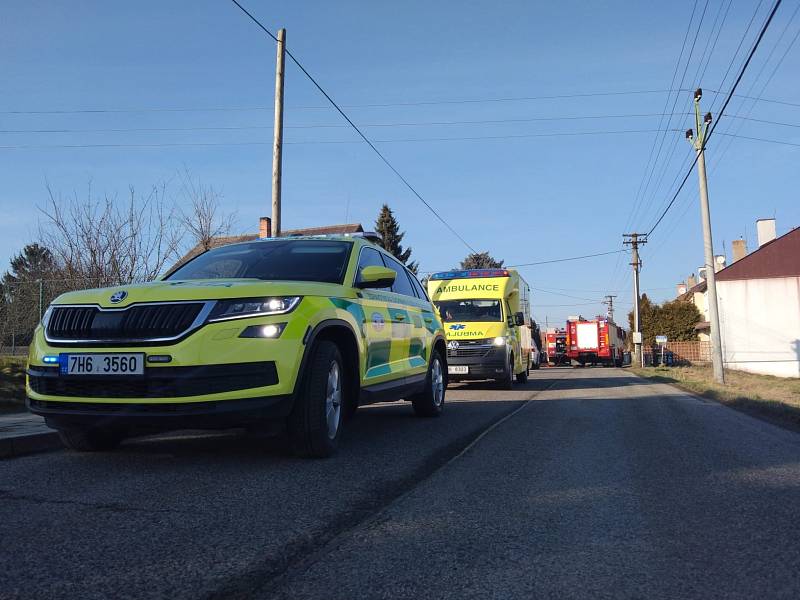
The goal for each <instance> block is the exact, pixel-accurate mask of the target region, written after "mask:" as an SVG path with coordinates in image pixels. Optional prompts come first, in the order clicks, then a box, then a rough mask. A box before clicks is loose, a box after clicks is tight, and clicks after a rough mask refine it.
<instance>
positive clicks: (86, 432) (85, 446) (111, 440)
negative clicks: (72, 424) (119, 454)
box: [58, 428, 126, 452]
mask: <svg viewBox="0 0 800 600" xmlns="http://www.w3.org/2000/svg"><path fill="white" fill-rule="evenodd" d="M58 436H59V437H60V438H61V442H62V443H63V444H64V445H65V446H66V447H67V448H69V449H70V450H75V451H76V452H103V451H108V450H113V449H114V448H116V447H117V446H119V445H120V443H121V442H122V440H124V439H125V436H126V432H125V431H122V430H118V429H99V428H92V429H87V428H69V429H59V430H58Z"/></svg>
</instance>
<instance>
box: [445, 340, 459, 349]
mask: <svg viewBox="0 0 800 600" xmlns="http://www.w3.org/2000/svg"><path fill="white" fill-rule="evenodd" d="M447 348H448V349H449V350H458V342H457V341H455V340H453V341H452V342H448V343H447Z"/></svg>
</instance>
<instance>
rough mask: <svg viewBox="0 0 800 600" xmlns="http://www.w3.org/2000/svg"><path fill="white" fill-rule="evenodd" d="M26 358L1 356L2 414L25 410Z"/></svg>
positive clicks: (0, 387)
mask: <svg viewBox="0 0 800 600" xmlns="http://www.w3.org/2000/svg"><path fill="white" fill-rule="evenodd" d="M25 360H26V359H25V358H24V357H21V356H12V357H0V414H2V413H9V412H20V411H24V410H25Z"/></svg>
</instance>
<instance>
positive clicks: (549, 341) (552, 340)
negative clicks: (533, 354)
mask: <svg viewBox="0 0 800 600" xmlns="http://www.w3.org/2000/svg"><path fill="white" fill-rule="evenodd" d="M545 336H546V337H545V351H546V352H547V362H548V364H551V365H553V366H557V365H560V364H563V363H565V362H569V359H567V330H566V329H563V328H558V327H550V328H549V329H548V330H547V333H546V334H545Z"/></svg>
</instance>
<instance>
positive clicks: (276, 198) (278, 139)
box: [272, 29, 286, 237]
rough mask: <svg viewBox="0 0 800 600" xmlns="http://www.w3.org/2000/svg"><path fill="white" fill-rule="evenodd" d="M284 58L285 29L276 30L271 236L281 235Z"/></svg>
mask: <svg viewBox="0 0 800 600" xmlns="http://www.w3.org/2000/svg"><path fill="white" fill-rule="evenodd" d="M285 59H286V30H285V29H280V30H279V31H278V59H277V63H276V65H275V138H274V141H273V146H272V236H273V237H280V235H281V173H282V170H283V169H282V166H283V73H284V68H283V67H284V62H285Z"/></svg>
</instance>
